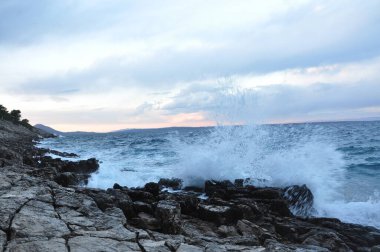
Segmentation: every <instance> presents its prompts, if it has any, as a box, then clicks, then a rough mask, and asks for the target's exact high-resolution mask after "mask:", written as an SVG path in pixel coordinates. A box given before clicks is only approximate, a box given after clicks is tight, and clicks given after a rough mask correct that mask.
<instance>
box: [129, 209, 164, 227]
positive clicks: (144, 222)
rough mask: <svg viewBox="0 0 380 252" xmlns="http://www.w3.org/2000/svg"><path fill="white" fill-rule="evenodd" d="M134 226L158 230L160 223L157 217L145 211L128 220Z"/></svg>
mask: <svg viewBox="0 0 380 252" xmlns="http://www.w3.org/2000/svg"><path fill="white" fill-rule="evenodd" d="M130 223H131V224H133V225H134V226H136V227H138V228H142V229H148V230H160V229H161V224H160V221H159V220H158V219H157V218H154V217H153V216H152V215H150V214H147V213H143V212H141V213H139V214H138V215H137V217H136V218H133V219H131V220H130Z"/></svg>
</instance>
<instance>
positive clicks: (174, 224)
mask: <svg viewBox="0 0 380 252" xmlns="http://www.w3.org/2000/svg"><path fill="white" fill-rule="evenodd" d="M155 216H156V218H158V219H159V221H160V225H161V230H162V232H164V233H167V234H178V233H179V232H180V231H181V207H180V205H179V204H178V203H177V202H175V201H172V200H161V201H159V202H158V204H157V207H156V212H155Z"/></svg>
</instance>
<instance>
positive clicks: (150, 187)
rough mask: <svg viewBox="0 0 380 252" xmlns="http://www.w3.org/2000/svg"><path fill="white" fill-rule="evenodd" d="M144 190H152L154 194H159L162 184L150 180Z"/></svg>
mask: <svg viewBox="0 0 380 252" xmlns="http://www.w3.org/2000/svg"><path fill="white" fill-rule="evenodd" d="M144 190H145V191H147V192H150V193H151V194H153V195H154V196H158V194H159V192H160V186H159V185H158V183H154V182H150V183H147V184H145V186H144Z"/></svg>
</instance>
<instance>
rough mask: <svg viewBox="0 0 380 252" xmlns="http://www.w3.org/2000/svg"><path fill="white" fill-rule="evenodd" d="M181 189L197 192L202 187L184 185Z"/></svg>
mask: <svg viewBox="0 0 380 252" xmlns="http://www.w3.org/2000/svg"><path fill="white" fill-rule="evenodd" d="M182 190H184V191H190V192H198V193H201V192H203V191H204V190H203V188H202V187H198V186H186V187H184V188H183V189H182Z"/></svg>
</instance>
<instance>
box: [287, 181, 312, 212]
mask: <svg viewBox="0 0 380 252" xmlns="http://www.w3.org/2000/svg"><path fill="white" fill-rule="evenodd" d="M283 197H284V198H285V199H286V200H287V201H288V203H289V209H290V210H291V211H292V213H293V214H295V215H301V216H307V215H310V214H311V213H312V211H313V202H314V196H313V193H312V192H311V191H310V189H309V188H307V186H306V185H302V186H298V185H294V186H289V187H286V188H285V189H284V193H283Z"/></svg>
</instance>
